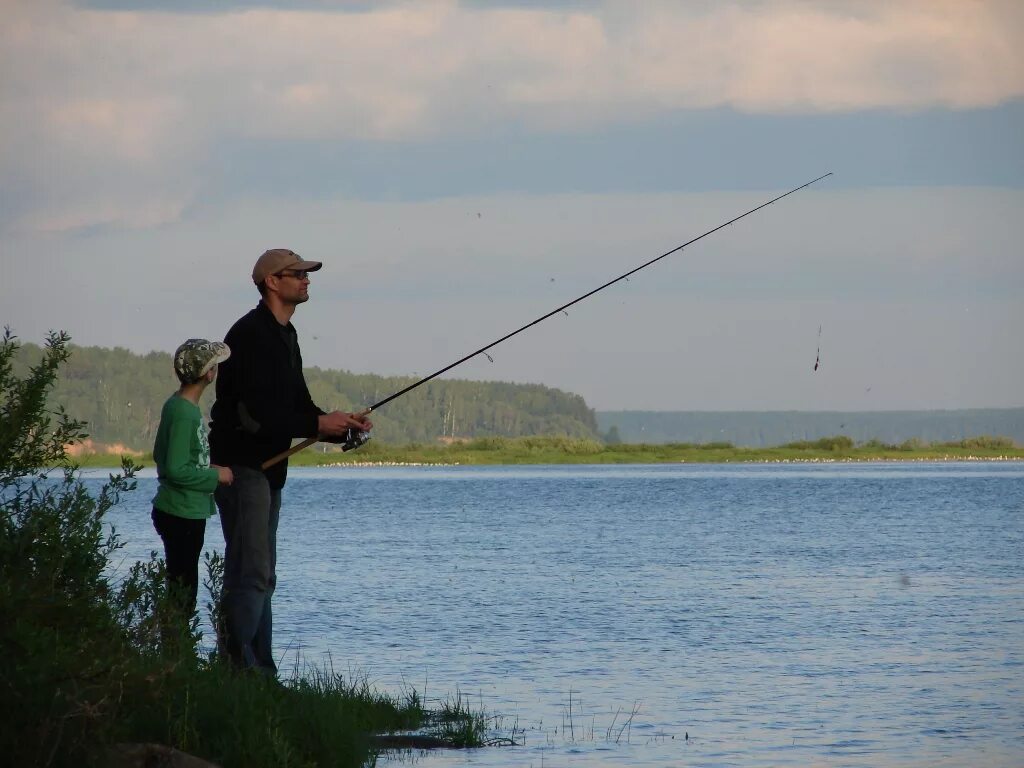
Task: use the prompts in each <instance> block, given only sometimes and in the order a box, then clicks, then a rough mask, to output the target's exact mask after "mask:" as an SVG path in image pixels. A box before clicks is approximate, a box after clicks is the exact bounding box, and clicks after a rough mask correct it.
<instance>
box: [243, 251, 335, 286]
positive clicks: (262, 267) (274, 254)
mask: <svg viewBox="0 0 1024 768" xmlns="http://www.w3.org/2000/svg"><path fill="white" fill-rule="evenodd" d="M322 266H323V263H322V262H319V261H303V260H302V258H301V257H300V256H299V254H297V253H296V252H295V251H290V250H288V249H287V248H272V249H270V250H269V251H266V252H265V253H264V254H263V255H262V256H260V257H259V258H258V259H257V260H256V266H254V267H253V268H252V281H253V282H254V283H256V285H259V284H260V283H262V282H263V281H264V280H266V279H267V277H268V276H270V275H274V274H277V273H278V272H280V271H281V270H282V269H301V270H304V271H306V272H316V271H317V270H318V269H320V267H322Z"/></svg>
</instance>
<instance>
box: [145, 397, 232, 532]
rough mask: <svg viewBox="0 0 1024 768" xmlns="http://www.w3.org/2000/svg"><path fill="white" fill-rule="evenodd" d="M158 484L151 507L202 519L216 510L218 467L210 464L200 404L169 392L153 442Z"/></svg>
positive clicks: (208, 445) (168, 512)
mask: <svg viewBox="0 0 1024 768" xmlns="http://www.w3.org/2000/svg"><path fill="white" fill-rule="evenodd" d="M153 460H154V461H155V462H156V473H157V477H158V478H159V479H160V487H159V488H158V489H157V492H156V496H154V497H153V506H154V507H156V508H157V509H159V510H160V511H162V512H166V513H167V514H169V515H177V516H178V517H187V518H191V519H194V520H205V519H207V518H208V517H210V515H212V514H213V513H214V512H215V511H216V507H215V506H214V503H213V492H214V491H215V490H216V489H217V470H216V469H213V468H211V467H210V444H209V443H208V442H207V439H206V429H205V428H204V427H203V415H202V412H201V411H200V410H199V406H198V405H196V404H195V403H192V402H190V401H188V400H186V399H185V398H183V397H180V396H179V395H178V394H174V395H171V397H169V398H168V399H167V402H166V403H164V407H163V410H162V411H161V412H160V426H159V427H158V428H157V431H156V442H155V443H154V445H153Z"/></svg>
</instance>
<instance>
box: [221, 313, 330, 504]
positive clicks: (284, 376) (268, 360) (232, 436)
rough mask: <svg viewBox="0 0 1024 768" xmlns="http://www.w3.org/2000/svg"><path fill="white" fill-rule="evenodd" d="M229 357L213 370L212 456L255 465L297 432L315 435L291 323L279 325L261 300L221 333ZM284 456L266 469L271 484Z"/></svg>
mask: <svg viewBox="0 0 1024 768" xmlns="http://www.w3.org/2000/svg"><path fill="white" fill-rule="evenodd" d="M224 341H225V342H227V345H228V347H230V348H231V357H229V358H228V359H227V360H226V361H224V362H223V363H221V365H220V371H219V373H218V375H217V401H216V402H215V403H214V404H213V410H212V411H211V413H210V417H211V422H210V461H211V462H212V463H213V464H219V465H222V466H227V467H230V466H232V465H242V466H244V467H252V468H253V469H259V467H260V464H262V463H263V462H264V461H266V460H267V459H269V458H270V457H271V456H276V455H277V454H279V453H281V452H282V451H284V450H287V449H288V447H289V446H290V445H291V442H292V438H295V437H316V434H317V417H318V416H319V415H320V414H322V413H323V411H321V410H320V409H319V408H317V407H316V406H315V405H314V404H313V400H312V398H310V396H309V389H308V388H307V387H306V380H305V378H304V377H303V375H302V355H301V353H300V352H299V342H298V338H297V336H296V333H295V328H294V326H292V324H291V323H288V324H287V325H285V326H282V325H281V324H280V323H278V322H277V319H276V318H275V317H274V315H273V313H272V312H271V311H270V309H269V308H268V307H267V305H266V304H264V303H263V302H262V301H261V302H260V303H259V304H257V305H256V308H255V309H253V310H252V311H251V312H249V313H248V314H246V315H244V316H243V317H241V318H240V319H239V320H238V322H236V323H235V324H234V325H233V326H231V330H230V331H228V335H227V336H226V337H225V338H224ZM287 474H288V462H287V461H281V462H279V463H277V464H275V465H274V466H272V467H270V468H268V469H267V470H266V475H267V479H268V480H269V481H270V487H271V488H275V489H276V488H281V487H282V486H283V485H284V481H285V478H286V477H287Z"/></svg>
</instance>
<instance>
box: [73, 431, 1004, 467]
mask: <svg viewBox="0 0 1024 768" xmlns="http://www.w3.org/2000/svg"><path fill="white" fill-rule="evenodd" d="M134 459H135V461H137V462H138V463H141V464H142V465H143V466H149V467H151V466H153V459H152V456H151V455H144V456H136V457H134ZM1022 460H1024V448H1022V447H1019V446H1016V445H1014V444H1013V443H1012V442H1011V441H1009V440H1007V439H1006V438H990V437H979V438H970V439H967V440H963V441H960V442H958V443H942V444H931V445H928V444H922V443H920V442H919V441H908V442H907V443H904V444H902V445H883V444H880V443H866V444H863V445H854V444H853V443H852V441H850V440H849V439H848V438H842V437H840V438H823V439H822V440H817V441H813V442H800V443H790V444H788V445H783V446H776V447H766V448H744V447H738V446H733V445H731V444H729V443H710V444H703V445H693V444H679V443H673V444H664V445H652V444H616V445H606V444H603V443H598V442H596V441H593V440H581V439H573V438H560V437H524V438H482V439H478V440H472V441H467V442H461V443H452V444H450V445H419V444H413V445H404V446H390V445H385V444H383V443H376V442H373V441H371V442H369V443H367V444H366V445H365V446H363V447H362V448H360V449H358V450H356V451H349V452H346V453H342V452H341V451H336V450H328V451H326V452H323V451H320V450H316V449H315V448H314V449H307V450H305V451H301V452H299V453H297V454H295V455H294V456H292V457H291V459H290V460H289V461H290V464H291V466H293V467H330V466H382V465H468V466H495V465H529V464H728V463H834V462H835V463H838V462H922V461H1022ZM77 461H78V463H79V464H80V465H81V466H83V467H109V466H118V465H119V464H120V461H121V459H120V455H117V454H104V453H93V454H85V455H82V456H79V457H77Z"/></svg>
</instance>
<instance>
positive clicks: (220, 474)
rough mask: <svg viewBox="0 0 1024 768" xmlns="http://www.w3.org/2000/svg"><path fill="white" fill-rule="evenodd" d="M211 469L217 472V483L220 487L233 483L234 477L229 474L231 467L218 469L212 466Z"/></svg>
mask: <svg viewBox="0 0 1024 768" xmlns="http://www.w3.org/2000/svg"><path fill="white" fill-rule="evenodd" d="M213 468H214V469H216V470H217V482H218V483H220V484H221V485H231V484H232V483H233V482H235V476H234V474H233V473H232V472H231V467H218V466H217V465H213Z"/></svg>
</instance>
